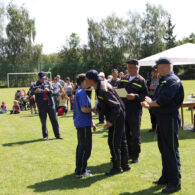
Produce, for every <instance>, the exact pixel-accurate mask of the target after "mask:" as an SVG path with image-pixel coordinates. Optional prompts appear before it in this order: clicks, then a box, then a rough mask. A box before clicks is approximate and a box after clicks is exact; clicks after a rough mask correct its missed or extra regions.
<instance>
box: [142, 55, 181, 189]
mask: <svg viewBox="0 0 195 195" xmlns="http://www.w3.org/2000/svg"><path fill="white" fill-rule="evenodd" d="M156 65H157V70H158V73H159V76H160V80H159V85H158V87H157V89H156V91H155V94H154V97H153V99H152V100H151V98H149V97H146V102H144V103H142V106H144V107H148V108H151V109H152V111H153V112H154V114H155V116H156V118H157V135H158V147H159V150H160V153H161V158H162V175H161V177H160V178H159V179H158V180H157V181H154V182H153V183H154V184H157V185H166V187H165V188H164V189H163V190H162V192H163V193H173V192H176V191H178V190H180V189H181V171H180V170H181V164H180V156H179V143H178V133H179V129H180V123H181V120H180V115H179V108H180V107H181V105H182V102H183V99H184V89H183V85H182V83H181V81H180V79H179V78H178V77H177V76H176V75H175V74H174V73H173V67H172V65H171V63H170V61H169V60H168V59H166V58H160V59H159V60H158V61H156Z"/></svg>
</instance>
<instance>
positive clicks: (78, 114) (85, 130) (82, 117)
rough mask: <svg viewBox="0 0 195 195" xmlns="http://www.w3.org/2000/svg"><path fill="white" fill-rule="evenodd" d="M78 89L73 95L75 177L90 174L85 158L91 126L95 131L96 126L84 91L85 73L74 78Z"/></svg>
mask: <svg viewBox="0 0 195 195" xmlns="http://www.w3.org/2000/svg"><path fill="white" fill-rule="evenodd" d="M76 82H77V85H78V89H77V91H76V94H75V97H74V114H73V119H74V125H75V127H76V129H77V139H78V145H77V149H76V170H75V174H76V177H79V178H80V177H86V176H92V174H91V173H90V172H89V171H87V169H86V168H87V160H88V159H89V157H90V155H91V148H92V133H91V127H93V130H94V131H95V129H96V127H95V125H94V124H93V122H92V114H91V112H92V109H91V100H90V99H89V97H88V96H87V93H86V91H85V89H86V87H87V86H86V82H85V74H79V75H78V76H77V78H76Z"/></svg>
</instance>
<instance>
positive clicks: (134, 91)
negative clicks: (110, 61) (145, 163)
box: [118, 59, 148, 163]
mask: <svg viewBox="0 0 195 195" xmlns="http://www.w3.org/2000/svg"><path fill="white" fill-rule="evenodd" d="M127 70H128V74H126V75H125V76H124V77H123V78H122V79H121V80H120V82H119V84H118V88H125V89H126V91H127V93H128V95H127V97H126V98H122V100H123V102H124V104H125V108H126V118H125V119H126V120H125V130H126V137H127V143H128V151H129V159H132V161H131V163H137V162H138V161H139V153H140V152H141V138H140V125H141V116H142V106H141V104H140V102H142V101H144V100H145V97H146V96H147V95H148V90H147V86H146V82H145V79H144V78H143V77H142V76H140V75H139V74H138V72H139V66H138V61H137V60H134V59H133V60H129V61H127Z"/></svg>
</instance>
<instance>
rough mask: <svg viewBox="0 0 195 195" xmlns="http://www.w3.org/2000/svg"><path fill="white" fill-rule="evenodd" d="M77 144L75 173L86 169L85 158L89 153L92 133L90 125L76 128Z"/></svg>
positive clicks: (79, 173)
mask: <svg viewBox="0 0 195 195" xmlns="http://www.w3.org/2000/svg"><path fill="white" fill-rule="evenodd" d="M77 139H78V145H77V149H76V170H75V173H76V175H81V174H83V173H84V172H85V171H86V167H87V160H88V159H89V157H90V155H91V148H92V133H91V127H90V126H88V127H84V128H77Z"/></svg>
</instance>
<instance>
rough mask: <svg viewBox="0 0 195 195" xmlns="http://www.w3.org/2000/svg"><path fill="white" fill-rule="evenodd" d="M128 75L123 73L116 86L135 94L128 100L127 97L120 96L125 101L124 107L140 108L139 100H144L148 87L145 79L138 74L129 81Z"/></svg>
mask: <svg viewBox="0 0 195 195" xmlns="http://www.w3.org/2000/svg"><path fill="white" fill-rule="evenodd" d="M129 78H130V75H129V74H127V75H125V76H124V77H123V78H122V79H121V80H120V82H119V84H118V88H125V89H126V91H127V93H128V94H130V93H134V94H136V96H135V99H134V100H128V99H127V98H122V100H123V102H124V103H125V107H126V109H131V110H133V109H140V110H141V109H142V106H141V104H140V102H143V101H145V97H146V96H147V95H148V89H147V86H146V82H145V79H144V78H143V77H142V76H140V75H139V74H138V75H137V76H136V77H135V78H134V79H133V80H132V81H129Z"/></svg>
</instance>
